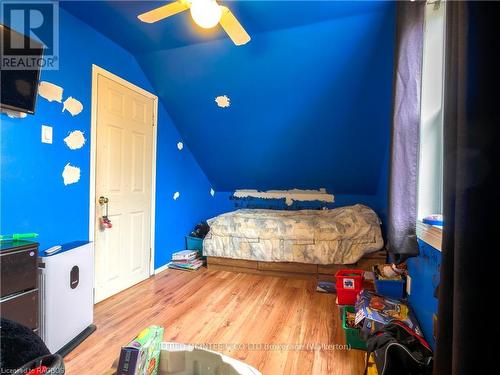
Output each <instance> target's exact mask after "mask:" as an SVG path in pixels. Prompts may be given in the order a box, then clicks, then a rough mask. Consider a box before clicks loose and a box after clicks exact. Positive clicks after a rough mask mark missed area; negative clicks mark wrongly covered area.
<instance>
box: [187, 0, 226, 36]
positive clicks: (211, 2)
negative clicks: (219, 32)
mask: <svg viewBox="0 0 500 375" xmlns="http://www.w3.org/2000/svg"><path fill="white" fill-rule="evenodd" d="M190 11H191V17H193V21H194V22H195V23H196V24H197V25H198V26H200V27H203V28H204V29H211V28H212V27H215V26H217V24H218V23H219V21H220V18H221V16H222V9H221V7H220V6H219V4H217V2H216V1H215V0H193V2H192V4H191V8H190Z"/></svg>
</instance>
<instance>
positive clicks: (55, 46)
mask: <svg viewBox="0 0 500 375" xmlns="http://www.w3.org/2000/svg"><path fill="white" fill-rule="evenodd" d="M0 12H1V13H0V17H1V18H0V20H1V23H2V24H3V25H4V26H7V27H8V28H10V29H11V32H6V31H5V29H4V31H3V33H2V38H1V39H2V40H1V41H0V43H1V48H0V54H1V61H0V66H1V68H2V69H12V70H33V69H39V68H43V69H47V70H56V69H58V68H59V5H58V3H57V2H52V1H19V0H18V1H15V0H12V1H8V0H5V1H2V5H1V8H0ZM41 48H43V53H41Z"/></svg>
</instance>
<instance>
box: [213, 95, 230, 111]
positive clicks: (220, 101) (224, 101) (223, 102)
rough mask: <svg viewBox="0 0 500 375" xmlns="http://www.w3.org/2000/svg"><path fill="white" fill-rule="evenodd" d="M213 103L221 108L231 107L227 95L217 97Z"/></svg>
mask: <svg viewBox="0 0 500 375" xmlns="http://www.w3.org/2000/svg"><path fill="white" fill-rule="evenodd" d="M215 102H216V103H217V105H218V106H219V107H221V108H227V107H229V106H230V105H231V99H229V96H227V95H219V96H218V97H216V98H215Z"/></svg>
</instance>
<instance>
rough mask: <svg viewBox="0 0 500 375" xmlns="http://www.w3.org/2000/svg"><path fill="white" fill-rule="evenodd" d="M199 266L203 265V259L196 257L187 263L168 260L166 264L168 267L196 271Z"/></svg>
mask: <svg viewBox="0 0 500 375" xmlns="http://www.w3.org/2000/svg"><path fill="white" fill-rule="evenodd" d="M201 266H203V261H202V260H201V259H197V260H196V261H194V262H189V263H175V262H170V263H168V264H167V267H168V268H172V269H177V270H187V271H196V270H197V269H198V268H200V267H201Z"/></svg>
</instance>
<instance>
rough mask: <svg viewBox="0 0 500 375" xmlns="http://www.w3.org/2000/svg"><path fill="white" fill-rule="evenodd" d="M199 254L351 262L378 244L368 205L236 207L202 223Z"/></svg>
mask: <svg viewBox="0 0 500 375" xmlns="http://www.w3.org/2000/svg"><path fill="white" fill-rule="evenodd" d="M208 224H209V225H210V232H209V233H208V235H207V237H206V238H205V240H204V241H203V254H204V255H207V256H216V257H224V258H233V259H249V260H259V261H268V262H300V263H313V264H352V263H355V262H357V261H358V260H359V259H360V258H361V257H362V256H363V255H364V254H366V253H370V252H373V251H377V250H380V249H381V248H382V247H383V245H384V243H383V240H382V233H381V230H380V219H379V218H378V216H377V214H376V213H375V212H374V211H373V210H372V209H370V208H369V207H366V206H363V205H359V204H358V205H355V206H348V207H341V208H336V209H333V210H301V211H279V210H257V209H242V210H237V211H234V212H228V213H225V214H222V215H220V216H217V217H215V218H213V219H210V220H208Z"/></svg>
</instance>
